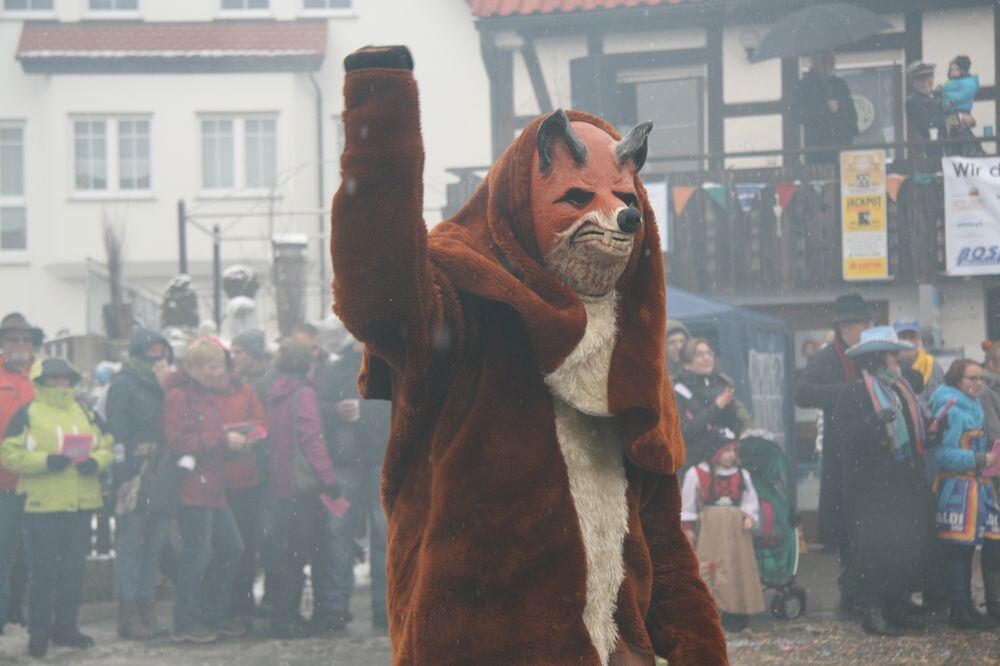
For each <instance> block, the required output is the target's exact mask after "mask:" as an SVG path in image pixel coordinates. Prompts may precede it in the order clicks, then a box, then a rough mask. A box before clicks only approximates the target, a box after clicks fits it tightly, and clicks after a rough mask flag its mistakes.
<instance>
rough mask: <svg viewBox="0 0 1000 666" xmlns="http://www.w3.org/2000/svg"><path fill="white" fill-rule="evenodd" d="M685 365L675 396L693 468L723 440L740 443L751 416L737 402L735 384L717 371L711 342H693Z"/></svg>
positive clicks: (675, 382) (698, 339)
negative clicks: (741, 435)
mask: <svg viewBox="0 0 1000 666" xmlns="http://www.w3.org/2000/svg"><path fill="white" fill-rule="evenodd" d="M681 361H682V363H683V366H684V369H683V370H682V371H681V373H680V374H679V375H677V377H676V378H675V379H674V394H675V398H676V400H677V411H678V412H679V413H680V416H681V429H682V430H683V432H684V446H685V447H686V450H687V456H686V458H685V460H687V461H688V463H689V465H688V466H690V465H694V464H697V463H698V462H700V461H702V460H704V459H705V457H706V456H707V455H708V454H709V453H711V451H712V450H713V449H714V446H715V444H716V442H717V441H718V439H719V437H720V436H722V437H723V438H725V439H727V440H729V441H732V440H734V439H739V436H740V433H741V432H743V430H744V429H745V428H746V427H747V426H749V425H750V416H749V414H747V411H746V409H745V408H744V407H743V405H741V404H740V402H739V401H738V400H737V399H736V391H735V389H734V388H733V381H732V380H731V379H729V378H728V377H726V376H725V375H723V374H722V373H720V372H718V371H717V368H716V365H715V350H713V349H712V345H711V344H710V343H709V342H708V341H707V340H705V339H704V338H691V340H689V341H688V343H687V346H686V347H684V353H683V354H682V355H681Z"/></svg>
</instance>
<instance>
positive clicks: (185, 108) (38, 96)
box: [0, 0, 568, 332]
mask: <svg viewBox="0 0 1000 666" xmlns="http://www.w3.org/2000/svg"><path fill="white" fill-rule="evenodd" d="M140 6H141V10H140V14H141V17H142V19H143V20H146V21H211V20H216V19H219V18H231V17H229V16H226V17H224V16H222V13H221V12H220V10H219V7H220V2H219V0H140ZM86 7H87V0H56V11H55V14H56V15H57V17H58V18H59V20H63V21H75V20H80V19H82V18H93V15H92V14H89V13H88V12H87V10H86ZM271 7H272V9H271V11H270V12H269V13H268V14H267V16H266V17H262V18H274V19H278V20H292V19H296V18H301V17H304V16H307V15H308V14H307V13H304V12H302V11H301V0H271ZM19 16H23V13H22V14H20V15H13V16H12V15H9V14H4V13H3V12H2V10H0V58H2V62H3V63H4V64H3V65H0V90H3V91H4V92H3V94H0V121H4V120H25V121H26V137H25V142H26V152H27V156H26V171H27V173H26V190H27V191H26V198H27V206H28V224H29V231H28V233H29V241H28V242H29V252H28V261H26V262H25V261H22V262H20V263H18V264H11V263H9V262H8V263H4V257H3V256H0V282H2V283H3V284H5V285H11V284H21V285H25V288H23V289H5V290H4V298H3V299H2V301H0V311H3V312H6V311H10V310H14V309H20V310H23V311H25V313H26V314H27V315H28V316H29V317H30V318H33V319H35V320H37V321H38V322H39V323H40V324H41V325H42V326H43V327H45V328H46V330H48V331H50V332H55V331H56V330H59V329H63V328H68V329H70V330H71V331H72V332H83V330H84V327H85V316H86V315H85V311H86V303H85V296H84V294H85V288H84V287H85V285H84V280H83V278H84V276H85V272H86V271H85V259H86V258H87V257H93V258H95V259H98V260H103V256H104V251H103V247H102V240H101V229H102V223H103V221H104V220H105V219H109V220H113V221H115V222H116V223H117V224H119V225H120V226H121V227H123V228H124V229H125V232H126V237H127V240H126V250H125V252H126V261H127V262H128V264H127V268H126V279H127V280H129V281H131V282H132V283H134V284H139V285H142V286H145V287H150V288H153V289H155V290H156V291H157V292H161V291H162V287H163V284H164V282H165V280H166V279H167V278H168V277H169V276H170V275H171V274H172V273H173V272H174V271H175V270H176V269H175V267H176V262H177V252H178V250H177V227H176V206H177V201H178V200H179V199H184V200H185V201H187V203H188V210H189V212H190V213H193V214H194V215H197V214H198V213H213V214H214V213H231V214H233V215H234V216H233V217H230V218H225V219H204V220H200V223H201V224H203V225H205V226H211V225H212V224H213V223H216V222H217V223H219V224H220V225H221V226H222V227H223V229H224V234H226V235H229V236H234V235H235V236H241V237H243V236H255V237H262V238H264V239H266V237H267V235H268V233H269V231H270V224H269V222H268V220H267V219H266V218H249V217H248V218H243V219H240V217H239V215H243V214H246V213H247V212H254V213H260V212H266V211H268V210H269V209H270V206H271V205H272V204H271V203H270V202H269V201H268V199H267V198H261V197H259V196H258V197H249V196H244V194H243V193H235V196H229V197H227V198H225V199H219V198H218V197H212V196H206V195H205V194H204V193H203V192H201V191H200V164H201V146H200V126H199V117H198V114H201V113H243V112H273V113H275V114H276V115H277V117H278V151H279V156H278V165H277V172H278V182H279V188H278V189H279V192H278V195H279V196H278V198H277V199H276V200H275V201H274V203H273V210H274V212H276V213H278V215H277V216H276V217H275V224H274V229H273V230H274V231H275V232H277V233H283V232H305V233H310V234H312V235H314V236H315V234H316V232H317V230H318V224H319V223H318V219H317V217H315V216H309V217H294V218H289V217H281V216H280V213H281V212H283V211H303V210H315V209H317V207H318V206H319V196H320V193H319V192H318V189H317V188H318V185H317V177H316V162H315V156H316V111H315V96H314V91H313V87H312V84H311V83H310V81H309V77H308V75H306V74H302V73H294V74H293V73H273V74H247V73H242V74H197V75H185V74H164V75H136V76H132V75H66V74H56V75H39V74H32V75H28V74H25V73H24V72H23V70H22V68H21V66H20V64H19V63H17V61H16V60H15V59H14V55H15V51H16V47H17V43H18V39H19V36H20V31H21V25H22V23H21V21H20V20H15V19H17V18H18V17H19ZM328 31H329V32H328V34H329V37H328V44H327V55H326V60H325V62H324V65H323V67H322V69H321V70H320V71H319V72H317V73H315V79H316V81H317V83H318V84H319V86H320V88H321V90H322V94H323V97H324V109H323V122H324V127H323V132H324V146H325V152H326V160H327V164H326V165H325V184H324V188H323V189H324V191H323V193H322V200H323V202H324V203H323V208H325V209H327V210H328V209H329V201H330V199H331V198H332V196H333V193H334V191H335V189H336V187H337V185H338V183H339V161H338V159H337V158H338V154H339V153H338V151H339V146H337V145H336V144H337V124H336V123H337V119H338V117H339V115H340V113H341V110H342V107H343V98H342V94H341V88H342V85H343V69H342V62H343V59H344V57H345V56H346V55H347V54H348V53H350V52H351V51H353V50H354V49H356V48H358V47H360V46H363V45H366V44H397V43H399V44H406V45H407V46H409V47H410V49H411V51H412V52H413V56H414V60H415V63H416V70H415V75H416V78H417V81H418V83H419V86H420V90H421V122H422V126H423V131H424V143H425V151H426V160H425V197H424V198H425V201H424V205H425V209H426V210H425V217H426V218H427V220H428V222H429V223H435V222H437V221H438V219H439V218H440V213H439V211H440V208H441V207H442V206H443V205H444V203H445V197H446V192H445V188H446V185H447V183H448V182H451V181H452V180H453V178H452V177H451V176H449V175H448V174H447V172H446V169H447V168H448V167H458V166H468V165H478V164H488V163H489V157H490V145H489V144H490V125H489V122H490V117H489V94H488V90H489V85H488V79H487V76H486V72H485V68H484V65H483V62H482V58H481V56H480V52H479V35H478V32H477V31H476V28H475V25H474V22H473V17H472V16H471V13H470V11H469V9H468V6H467V5H466V3H465V2H464V1H463V0H441V1H439V2H435V3H409V2H407V3H400V2H395V1H393V0H355V8H354V10H353V11H351V12H341V13H336V12H335V13H333V14H332V15H331V18H330V20H329V22H328ZM566 78H567V81H568V75H567V77H566ZM128 113H139V114H149V115H151V117H152V126H151V132H152V140H151V143H152V153H153V158H152V159H153V167H152V180H153V187H152V193H151V195H147V196H144V197H139V198H123V197H120V196H103V197H98V198H93V197H89V198H86V199H82V198H81V197H78V196H76V195H74V192H73V182H72V168H73V167H72V160H73V140H72V127H71V124H70V122H71V121H70V118H71V116H72V115H74V114H94V115H105V114H128ZM111 149H116V148H115V147H111ZM188 238H189V242H188V250H189V257H190V260H191V267H192V273H193V274H194V276H195V280H196V283H197V285H198V287H199V290H200V295H201V297H202V305H203V307H202V309H203V312H204V313H205V314H208V312H209V308H210V301H211V298H210V289H211V285H210V281H209V279H208V276H209V274H210V272H209V271H210V259H211V240H210V238H209V237H208V236H207V235H205V234H203V233H202V232H200V231H198V230H196V229H194V228H192V229H190V231H189V234H188ZM318 243H319V241H318V239H316V240H314V245H313V247H312V248H311V249H310V251H309V254H308V257H309V259H310V262H312V263H313V264H314V265H312V266H311V267H310V270H309V274H308V275H309V276H310V277H309V279H310V284H308V285H306V287H307V294H308V297H309V304H308V306H307V308H308V309H307V313H308V315H309V316H310V317H318V316H320V314H321V313H320V310H319V296H320V290H321V289H323V290H327V289H328V287H327V286H326V285H320V284H319V283H318V272H319V269H318V265H316V264H315V262H316V260H317V257H318V256H319V251H320V245H319V244H318ZM323 246H325V241H324V242H323ZM324 254H325V253H324ZM269 257H270V246H269V243H268V242H267V241H266V240H263V239H262V240H244V241H233V242H229V241H227V242H226V243H224V245H223V263H224V266H227V265H231V264H233V263H237V262H246V263H251V264H256V265H260V266H265V267H266V265H267V263H268V262H269ZM261 277H262V278H263V279H264V281H265V282H266V281H267V279H268V278H269V276H268V275H266V274H265V275H262V276H261ZM266 290H267V287H266V286H265V288H264V291H266ZM265 296H266V295H265ZM262 309H263V310H264V311H265V312H270V311H271V310H273V307H271V306H269V305H266V304H262Z"/></svg>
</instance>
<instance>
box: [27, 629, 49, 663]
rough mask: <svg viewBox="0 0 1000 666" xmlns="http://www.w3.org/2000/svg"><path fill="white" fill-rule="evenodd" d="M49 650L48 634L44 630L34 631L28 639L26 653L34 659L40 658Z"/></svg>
mask: <svg viewBox="0 0 1000 666" xmlns="http://www.w3.org/2000/svg"><path fill="white" fill-rule="evenodd" d="M48 651H49V635H48V634H47V633H45V632H44V631H36V632H34V633H32V634H31V638H30V639H29V640H28V654H30V655H31V656H32V657H34V658H35V659H41V658H42V657H44V656H45V653H46V652H48Z"/></svg>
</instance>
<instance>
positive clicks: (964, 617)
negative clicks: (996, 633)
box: [950, 599, 993, 630]
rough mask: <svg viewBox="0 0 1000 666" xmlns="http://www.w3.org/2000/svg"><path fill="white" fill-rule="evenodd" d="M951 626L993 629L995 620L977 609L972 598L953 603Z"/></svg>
mask: <svg viewBox="0 0 1000 666" xmlns="http://www.w3.org/2000/svg"><path fill="white" fill-rule="evenodd" d="M950 624H951V626H953V627H955V628H956V629H974V630H980V629H992V628H993V621H992V620H990V618H988V617H986V616H985V615H982V614H981V613H980V612H979V611H977V610H976V606H975V604H974V603H973V601H972V600H971V599H969V600H968V601H953V602H952V603H951V619H950Z"/></svg>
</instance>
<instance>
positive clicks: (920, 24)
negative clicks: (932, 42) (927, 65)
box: [903, 10, 924, 63]
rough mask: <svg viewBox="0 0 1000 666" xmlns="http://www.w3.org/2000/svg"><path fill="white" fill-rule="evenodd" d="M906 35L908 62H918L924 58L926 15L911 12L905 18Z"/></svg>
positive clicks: (905, 49)
mask: <svg viewBox="0 0 1000 666" xmlns="http://www.w3.org/2000/svg"><path fill="white" fill-rule="evenodd" d="M904 20H905V25H906V28H905V31H904V34H905V35H906V46H905V47H904V49H903V50H904V51H905V52H906V62H907V63H911V62H916V61H917V60H922V59H923V57H924V15H923V14H922V13H921V12H920V11H913V10H910V11H908V12H906V15H905V17H904Z"/></svg>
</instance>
